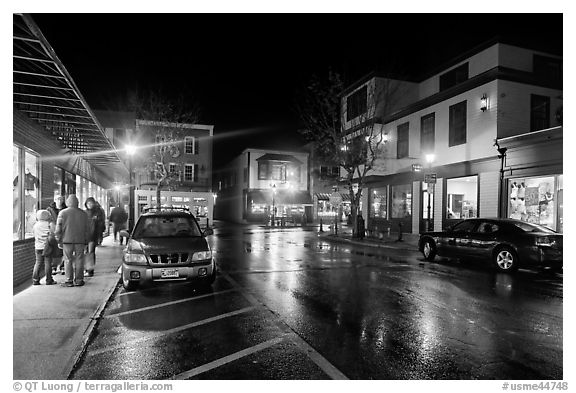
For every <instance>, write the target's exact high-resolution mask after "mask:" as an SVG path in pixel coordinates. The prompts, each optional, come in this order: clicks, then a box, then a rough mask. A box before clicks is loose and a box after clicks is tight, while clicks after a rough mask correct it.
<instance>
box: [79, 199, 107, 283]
mask: <svg viewBox="0 0 576 393" xmlns="http://www.w3.org/2000/svg"><path fill="white" fill-rule="evenodd" d="M84 206H85V207H86V210H85V212H86V215H87V216H88V252H87V253H86V275H87V276H88V277H92V276H94V266H95V265H96V246H97V245H98V239H99V238H100V235H101V234H102V232H104V227H105V223H104V217H103V215H102V209H101V208H99V207H98V205H97V204H96V200H95V199H94V198H92V197H89V198H88V199H86V202H85V203H84Z"/></svg>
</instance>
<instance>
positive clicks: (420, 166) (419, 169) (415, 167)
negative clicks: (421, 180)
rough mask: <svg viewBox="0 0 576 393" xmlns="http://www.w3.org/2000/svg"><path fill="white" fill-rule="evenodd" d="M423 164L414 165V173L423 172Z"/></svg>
mask: <svg viewBox="0 0 576 393" xmlns="http://www.w3.org/2000/svg"><path fill="white" fill-rule="evenodd" d="M421 171H422V164H412V172H421Z"/></svg>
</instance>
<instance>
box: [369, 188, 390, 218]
mask: <svg viewBox="0 0 576 393" xmlns="http://www.w3.org/2000/svg"><path fill="white" fill-rule="evenodd" d="M387 191H388V189H387V188H386V187H382V188H374V189H373V190H372V194H371V198H372V203H371V204H370V217H371V218H388V194H387Z"/></svg>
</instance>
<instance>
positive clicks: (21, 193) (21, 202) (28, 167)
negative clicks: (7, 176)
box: [12, 146, 40, 240]
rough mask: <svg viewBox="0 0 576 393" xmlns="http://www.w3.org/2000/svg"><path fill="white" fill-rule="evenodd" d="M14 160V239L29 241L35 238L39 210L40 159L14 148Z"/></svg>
mask: <svg viewBox="0 0 576 393" xmlns="http://www.w3.org/2000/svg"><path fill="white" fill-rule="evenodd" d="M12 160H13V167H12V175H13V181H12V198H13V225H12V233H13V239H14V240H19V239H27V238H30V237H33V236H34V233H33V229H32V228H33V227H34V223H36V211H37V210H38V196H39V195H38V194H39V189H40V180H39V174H38V172H39V170H38V157H37V156H36V155H34V154H31V153H29V152H25V151H23V149H21V148H19V147H17V146H13V150H12Z"/></svg>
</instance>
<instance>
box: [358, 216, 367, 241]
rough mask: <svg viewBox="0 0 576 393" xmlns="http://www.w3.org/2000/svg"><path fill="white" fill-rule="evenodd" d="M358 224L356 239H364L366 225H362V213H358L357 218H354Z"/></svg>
mask: <svg viewBox="0 0 576 393" xmlns="http://www.w3.org/2000/svg"><path fill="white" fill-rule="evenodd" d="M356 221H357V223H358V238H359V239H360V240H363V239H364V235H365V234H366V225H365V223H364V217H362V212H358V217H357V218H356Z"/></svg>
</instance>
